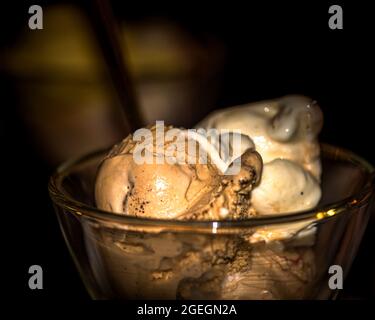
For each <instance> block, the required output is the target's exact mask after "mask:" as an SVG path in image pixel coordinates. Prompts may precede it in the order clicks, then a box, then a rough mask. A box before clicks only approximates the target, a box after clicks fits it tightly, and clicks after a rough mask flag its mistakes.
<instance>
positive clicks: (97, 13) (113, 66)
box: [86, 0, 143, 132]
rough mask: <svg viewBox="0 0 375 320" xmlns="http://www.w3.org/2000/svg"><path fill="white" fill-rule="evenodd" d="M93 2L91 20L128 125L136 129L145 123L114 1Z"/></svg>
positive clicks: (99, 0)
mask: <svg viewBox="0 0 375 320" xmlns="http://www.w3.org/2000/svg"><path fill="white" fill-rule="evenodd" d="M86 3H87V2H86ZM90 4H91V6H90V5H89V6H90V8H89V9H90V20H91V23H92V26H93V29H94V32H95V35H96V37H97V39H98V41H99V44H100V47H101V50H102V52H103V56H104V58H105V61H106V63H107V65H108V68H109V71H110V74H111V77H112V80H113V83H114V85H115V88H116V91H117V93H118V97H119V99H120V104H121V106H122V111H123V114H124V118H125V122H126V126H127V127H128V128H129V130H131V131H132V132H133V131H134V130H136V129H138V128H140V127H142V125H143V123H142V118H141V115H140V109H139V104H138V100H137V98H136V94H135V90H134V86H133V84H132V81H131V77H130V74H129V70H128V68H127V65H126V61H125V55H124V53H123V50H122V47H121V45H120V41H119V28H118V25H117V23H116V20H115V18H114V15H113V12H112V8H111V5H110V1H107V0H93V1H90Z"/></svg>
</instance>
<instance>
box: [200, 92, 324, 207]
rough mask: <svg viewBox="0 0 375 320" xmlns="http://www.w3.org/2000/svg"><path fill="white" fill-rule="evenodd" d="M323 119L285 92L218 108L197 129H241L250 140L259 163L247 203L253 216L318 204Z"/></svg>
mask: <svg viewBox="0 0 375 320" xmlns="http://www.w3.org/2000/svg"><path fill="white" fill-rule="evenodd" d="M322 123H323V116H322V112H321V110H320V108H319V106H318V105H317V103H316V102H315V101H313V100H311V99H309V98H307V97H303V96H286V97H283V98H280V99H275V100H269V101H263V102H258V103H251V104H247V105H243V106H237V107H232V108H228V109H224V110H218V111H216V112H214V113H212V114H211V115H208V116H207V117H206V118H205V119H204V120H202V121H201V122H200V123H199V124H198V125H197V126H196V127H199V128H200V127H203V128H217V129H227V130H240V131H241V133H243V134H246V135H248V136H249V137H250V138H251V139H252V141H253V142H254V144H255V148H256V150H257V151H258V152H259V153H260V155H261V157H262V159H263V163H264V167H263V174H262V178H261V181H260V184H259V186H258V187H257V188H255V189H254V191H253V192H252V205H253V206H254V209H255V210H256V211H257V213H258V214H274V213H291V212H295V211H301V210H307V209H311V208H313V207H315V206H316V205H317V203H318V202H319V200H320V197H321V190H320V185H319V181H320V175H321V164H320V149H319V143H318V139H317V136H318V134H319V132H320V130H321V127H322Z"/></svg>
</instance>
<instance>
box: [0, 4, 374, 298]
mask: <svg viewBox="0 0 375 320" xmlns="http://www.w3.org/2000/svg"><path fill="white" fill-rule="evenodd" d="M54 2H56V1H54ZM49 3H50V2H47V1H36V2H35V3H34V2H33V3H31V2H25V1H23V2H22V1H20V2H18V3H17V4H14V3H6V4H5V7H4V8H3V9H2V11H1V15H2V19H1V33H2V37H1V50H7V46H8V45H9V44H10V43H12V41H13V39H14V38H15V37H17V34H18V32H19V30H20V29H22V28H23V27H24V25H25V24H27V21H28V14H27V10H28V7H29V6H30V5H31V4H40V5H42V7H43V6H47V5H48V4H49ZM332 4H340V5H342V7H343V11H344V30H330V29H329V28H328V18H329V14H328V8H329V6H330V5H332ZM114 7H115V9H116V10H115V12H116V14H117V15H118V16H119V17H121V18H124V19H138V18H139V17H143V16H164V17H168V18H170V19H172V20H175V21H177V22H178V23H180V24H182V25H183V26H184V27H186V28H188V29H189V30H190V31H191V32H192V33H193V34H195V35H197V36H198V37H199V35H200V34H201V33H203V32H210V33H213V34H215V35H216V36H218V37H220V38H221V39H222V40H223V41H224V42H225V43H226V44H227V47H228V56H227V63H226V66H225V72H224V74H223V86H222V88H221V91H220V97H219V100H218V102H217V105H218V106H219V107H224V106H229V105H234V104H239V103H245V102H249V101H256V100H261V99H265V98H272V97H278V96H282V95H285V94H289V93H301V94H304V95H308V96H311V97H313V98H314V99H316V100H317V101H318V102H319V104H320V105H321V107H322V110H323V112H324V115H325V126H324V128H323V131H322V134H321V140H322V141H325V142H329V143H332V144H337V145H340V146H342V147H345V148H348V149H351V150H353V151H354V152H356V153H358V154H360V155H361V156H363V157H365V158H366V159H368V160H369V161H370V162H372V163H375V153H374V152H373V148H374V143H373V137H374V134H373V133H374V129H375V128H374V127H375V122H374V120H373V116H372V110H373V108H374V91H375V90H374V81H373V77H374V56H375V55H374V49H373V46H372V44H373V39H374V33H373V26H372V25H371V24H372V22H371V21H372V20H373V19H372V16H373V13H372V12H371V9H369V8H367V7H366V5H365V4H363V3H362V4H361V3H359V2H355V3H353V1H352V2H348V1H345V2H344V1H338V2H334V3H332V2H326V3H320V4H317V3H316V1H304V2H303V3H301V2H300V1H299V2H286V1H280V2H276V1H275V2H274V3H273V2H262V4H259V3H256V2H254V1H246V2H243V3H242V2H236V1H224V2H223V3H220V4H219V3H217V2H216V1H215V2H212V3H210V2H206V3H204V4H203V2H191V1H189V2H179V3H178V4H177V3H174V4H172V3H166V2H160V1H158V2H157V3H155V2H154V3H152V2H148V1H137V4H134V3H133V4H130V3H126V2H122V1H121V2H120V1H118V2H116V1H114ZM16 106H17V93H16V92H15V91H14V88H13V86H12V82H11V81H10V79H8V78H7V77H6V76H5V75H3V74H2V75H1V114H2V116H1V138H2V140H1V141H2V144H3V151H2V154H1V159H2V162H4V163H3V166H2V168H3V170H2V175H3V177H4V178H5V179H4V180H3V183H2V186H3V189H4V192H3V193H2V196H3V197H4V198H3V199H2V209H1V211H2V212H1V214H2V217H3V219H2V230H3V232H2V236H3V237H5V240H4V241H3V250H4V251H5V252H6V257H7V258H6V259H4V260H5V265H6V267H9V268H10V271H11V272H10V273H7V274H10V276H9V277H8V278H9V279H8V280H10V281H11V286H10V290H9V291H8V294H9V295H10V296H13V295H14V296H17V297H19V296H22V297H34V298H37V297H51V298H58V299H60V298H61V299H74V300H79V299H89V298H88V295H87V294H86V291H85V289H84V288H83V285H82V283H81V281H80V279H79V277H78V274H77V272H76V270H75V268H74V266H73V263H72V260H71V259H70V257H69V254H68V251H67V249H66V246H65V244H64V242H63V238H62V236H61V232H60V230H59V227H58V224H57V219H56V217H55V215H54V213H53V208H52V205H51V202H50V200H49V197H48V192H47V182H48V177H49V175H50V174H51V172H52V171H53V169H54V168H51V167H49V166H48V165H47V164H46V163H44V161H43V160H42V159H41V158H40V156H39V155H38V154H37V152H36V151H35V150H34V148H33V147H32V144H31V143H30V141H29V140H28V131H27V129H26V127H25V126H24V125H23V123H22V121H21V120H20V116H19V115H18V113H17V108H16ZM30 208H33V209H30ZM374 233H375V228H374V223H372V226H371V225H370V227H369V228H368V230H367V233H366V235H365V238H364V240H363V242H362V245H361V248H360V251H359V254H358V256H357V258H356V260H355V262H354V265H353V268H352V270H351V272H350V274H349V277H348V279H347V281H346V282H345V293H344V295H343V297H344V298H355V299H357V298H358V299H360V298H365V299H366V298H367V299H368V298H374V295H375V293H374V290H375V285H374V283H373V282H374V278H369V276H370V274H371V273H370V272H372V274H373V272H374V271H373V270H371V268H374V265H375V264H374V249H373V248H372V245H373V243H374V240H375V238H374ZM32 264H39V265H42V266H43V270H44V290H39V291H38V290H34V291H31V290H29V289H28V286H27V279H28V274H27V270H28V267H29V266H30V265H32ZM372 277H373V276H372Z"/></svg>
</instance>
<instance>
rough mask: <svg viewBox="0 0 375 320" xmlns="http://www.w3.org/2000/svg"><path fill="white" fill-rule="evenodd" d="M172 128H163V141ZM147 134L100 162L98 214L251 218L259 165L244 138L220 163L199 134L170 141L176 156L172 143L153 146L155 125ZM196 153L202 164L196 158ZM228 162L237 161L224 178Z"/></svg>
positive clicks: (182, 133) (213, 148)
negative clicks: (145, 154)
mask: <svg viewBox="0 0 375 320" xmlns="http://www.w3.org/2000/svg"><path fill="white" fill-rule="evenodd" d="M174 129H176V128H172V127H167V128H166V129H163V131H162V135H164V138H165V137H166V136H167V133H168V131H169V132H170V130H174ZM149 131H150V134H151V135H150V136H149V137H148V140H147V139H146V140H147V141H146V140H145V141H142V142H140V141H138V139H136V137H135V136H134V135H130V136H129V137H127V138H126V139H125V140H123V141H122V142H121V143H120V144H119V145H117V146H115V147H114V148H113V149H112V150H111V152H110V153H109V155H108V156H107V158H106V159H104V161H103V162H102V164H101V166H100V169H99V172H98V175H97V179H96V185H95V199H96V204H97V206H98V207H99V208H100V209H103V210H108V211H113V212H116V213H122V214H128V215H134V216H137V217H151V218H159V219H177V218H178V219H222V218H245V217H249V216H251V215H252V214H253V210H252V208H251V206H250V193H251V190H252V188H253V186H254V185H255V184H256V183H258V182H259V178H260V174H261V169H262V160H261V158H260V156H259V154H258V153H257V152H256V151H255V150H254V149H253V144H252V143H251V140H249V139H248V138H247V137H246V136H244V137H243V139H241V141H242V147H239V148H232V149H233V150H234V153H233V152H232V157H229V159H230V161H225V159H222V158H221V156H220V153H219V151H218V149H217V148H216V146H215V145H214V144H212V143H211V142H210V141H209V140H208V139H207V138H206V137H205V136H203V135H201V134H199V133H196V132H189V131H188V130H177V132H176V137H177V138H182V140H181V139H180V142H181V141H182V145H183V146H185V147H186V148H184V149H183V151H182V152H178V147H179V146H178V145H174V144H173V142H172V141H165V140H166V139H163V140H160V141H164V142H165V143H164V145H160V144H158V142H157V135H158V134H159V135H160V131H159V132H158V128H157V126H154V127H152V128H150V130H149ZM159 138H160V137H159ZM191 140H193V141H195V142H197V144H196V145H195V146H194V148H193V150H194V152H191V149H190V150H189V148H188V144H189V142H190V141H191ZM175 142H176V141H175ZM141 144H142V147H143V151H145V150H148V151H149V152H150V155H149V156H150V158H149V159H143V160H142V159H139V158H137V154H138V155H139V154H141V152H139V151H140V149H139V146H140V145H141ZM180 146H181V144H180ZM173 147H174V148H173ZM196 147H197V149H196ZM202 150H203V151H204V152H203V153H205V154H207V155H208V157H207V159H206V160H207V161H203V160H205V159H202V152H199V151H202ZM197 151H198V152H197ZM233 154H234V156H233ZM182 156H184V157H182ZM181 157H182V158H184V159H183V161H181ZM238 157H239V158H238ZM233 158H235V159H240V162H239V166H238V172H237V173H236V174H235V175H228V174H227V171H229V170H230V168H231V164H232V163H233V162H234V160H233ZM140 160H142V161H140ZM161 160H162V161H161ZM192 160H193V161H192Z"/></svg>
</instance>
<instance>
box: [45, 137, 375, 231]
mask: <svg viewBox="0 0 375 320" xmlns="http://www.w3.org/2000/svg"><path fill="white" fill-rule="evenodd" d="M320 146H321V149H322V151H323V153H324V152H329V151H331V152H332V151H333V150H336V151H339V152H340V153H342V154H344V155H345V156H346V160H347V161H350V162H353V163H355V164H356V165H358V166H360V167H361V168H362V169H364V170H365V171H367V173H368V174H369V178H368V180H367V181H366V183H365V184H364V186H363V187H362V189H361V190H360V191H358V192H357V193H355V194H354V195H351V196H349V197H347V198H344V199H342V200H340V201H337V202H333V203H330V204H327V205H324V206H321V207H315V208H313V209H309V210H303V211H298V212H294V213H278V214H270V215H262V216H258V217H252V218H248V219H238V220H177V219H156V218H145V217H134V216H128V215H121V214H118V213H114V212H110V211H105V210H101V209H98V208H96V207H92V206H90V205H87V204H85V203H83V202H80V201H78V200H76V199H74V198H73V197H72V196H70V195H69V194H67V193H66V192H64V191H63V190H62V187H61V182H62V181H63V179H64V178H65V177H66V176H67V175H68V172H69V169H70V168H73V166H76V165H78V164H79V163H84V162H85V161H88V160H89V159H92V158H94V157H95V156H98V155H99V154H104V152H105V151H108V149H102V150H97V151H94V152H91V153H88V154H86V155H83V156H80V157H77V158H74V159H70V160H67V161H65V162H63V163H62V164H61V165H60V166H59V167H58V168H57V169H56V170H55V172H54V173H53V174H52V175H51V177H50V179H49V183H48V190H49V194H50V197H51V199H52V201H53V203H54V204H56V205H59V206H61V207H63V208H65V209H67V210H68V211H70V212H71V211H74V212H75V213H76V214H77V216H85V217H88V218H91V219H95V220H102V221H103V220H104V221H110V222H116V223H122V224H128V225H138V226H155V227H177V228H178V227H183V228H209V229H212V228H214V229H216V228H236V229H237V228H240V229H242V228H249V227H258V226H267V225H268V226H269V225H273V224H279V223H291V222H298V221H304V220H309V221H310V222H314V221H321V220H326V219H330V218H332V217H334V216H337V215H338V214H340V213H342V212H344V211H346V210H348V209H353V208H357V207H361V206H363V205H364V204H366V203H367V202H368V201H369V199H370V197H371V195H372V193H374V191H375V188H374V181H375V179H374V178H375V171H374V167H373V166H372V165H371V164H370V163H369V162H368V161H366V160H365V159H363V158H362V157H360V156H358V155H357V154H355V153H353V152H352V151H349V150H347V149H345V148H341V147H337V146H334V145H330V144H326V143H321V144H320ZM336 153H337V152H336ZM341 158H342V159H343V157H341Z"/></svg>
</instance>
